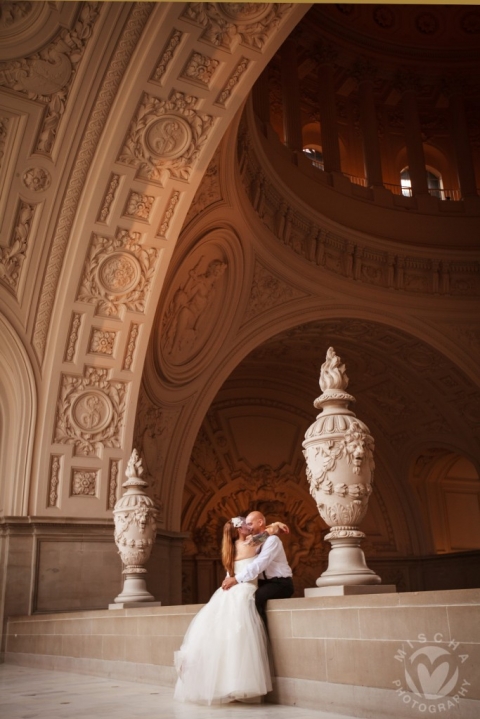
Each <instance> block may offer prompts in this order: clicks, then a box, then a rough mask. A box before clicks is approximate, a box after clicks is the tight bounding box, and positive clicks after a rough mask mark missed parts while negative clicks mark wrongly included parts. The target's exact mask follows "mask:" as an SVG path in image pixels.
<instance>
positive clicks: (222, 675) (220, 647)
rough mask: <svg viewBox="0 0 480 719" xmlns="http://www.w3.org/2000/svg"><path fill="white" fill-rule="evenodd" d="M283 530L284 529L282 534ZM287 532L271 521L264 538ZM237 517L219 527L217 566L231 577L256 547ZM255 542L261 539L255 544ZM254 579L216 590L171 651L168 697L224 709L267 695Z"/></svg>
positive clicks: (269, 684) (262, 634) (267, 676)
mask: <svg viewBox="0 0 480 719" xmlns="http://www.w3.org/2000/svg"><path fill="white" fill-rule="evenodd" d="M284 527H285V529H283V528H284ZM279 529H281V530H283V531H288V528H287V527H286V525H283V524H282V523H281V522H277V523H275V524H274V525H270V526H269V527H267V531H268V532H269V533H276V532H278V531H279ZM249 534H250V530H249V529H248V528H247V527H246V525H245V520H244V518H243V517H235V518H234V519H231V520H229V521H228V522H226V524H225V526H224V528H223V539H222V563H223V566H224V568H225V570H226V572H227V573H228V574H229V575H230V576H234V574H235V573H236V572H239V571H241V569H243V568H244V567H245V566H246V565H247V564H248V563H249V562H251V561H252V559H253V558H254V557H255V555H256V553H257V550H258V545H257V544H256V543H255V542H252V540H249V539H247V538H248V535H249ZM260 541H261V539H260ZM256 588H257V582H256V580H254V581H252V582H243V583H241V584H237V585H235V586H234V587H232V589H229V590H228V591H224V590H223V589H221V588H220V589H217V591H216V592H215V594H214V595H213V596H212V597H211V599H210V601H209V602H208V604H206V605H205V606H204V607H203V608H202V609H201V610H200V611H199V613H198V614H197V615H196V616H195V617H194V619H193V620H192V622H191V624H190V626H189V628H188V630H187V632H186V634H185V637H184V640H183V644H182V646H181V648H180V651H178V652H175V667H176V669H177V672H178V680H177V684H176V686H175V693H174V698H175V699H177V700H178V701H182V702H185V701H187V702H194V703H195V704H226V703H227V702H233V701H236V700H237V701H245V700H249V699H252V698H253V697H259V696H262V695H264V694H266V693H267V692H269V691H271V690H272V681H271V676H270V669H269V663H268V655H267V637H266V632H265V627H264V624H263V622H262V620H261V619H260V616H259V614H258V612H257V610H256V608H255V599H254V594H255V590H256Z"/></svg>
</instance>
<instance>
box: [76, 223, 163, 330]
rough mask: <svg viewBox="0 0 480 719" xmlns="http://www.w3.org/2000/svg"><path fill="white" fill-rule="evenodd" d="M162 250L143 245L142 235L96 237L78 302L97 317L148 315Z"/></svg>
mask: <svg viewBox="0 0 480 719" xmlns="http://www.w3.org/2000/svg"><path fill="white" fill-rule="evenodd" d="M157 256H158V250H156V249H154V248H146V247H143V245H141V244H140V233H138V232H131V233H129V232H127V230H119V232H118V233H117V235H116V237H115V238H106V237H100V236H98V235H93V239H92V243H91V246H90V252H89V257H88V259H87V263H86V267H85V270H84V274H83V278H82V282H81V286H80V290H79V293H78V297H77V299H78V300H79V301H81V302H89V303H91V304H95V305H96V306H97V308H96V313H97V314H99V315H104V316H107V317H109V316H114V317H115V316H118V315H119V313H120V311H121V310H122V309H123V310H129V311H132V312H142V313H143V312H144V311H145V304H146V299H147V295H148V291H149V289H150V283H151V280H152V277H153V274H154V271H155V263H156V259H157Z"/></svg>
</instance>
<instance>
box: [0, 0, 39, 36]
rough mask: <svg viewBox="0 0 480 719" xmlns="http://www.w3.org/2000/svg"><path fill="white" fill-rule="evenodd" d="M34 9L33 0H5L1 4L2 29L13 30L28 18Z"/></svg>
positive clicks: (0, 19) (0, 23)
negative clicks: (15, 0)
mask: <svg viewBox="0 0 480 719" xmlns="http://www.w3.org/2000/svg"><path fill="white" fill-rule="evenodd" d="M32 10H33V3H31V2H23V1H22V0H21V1H20V2H3V3H2V4H1V5H0V31H1V32H2V34H4V33H5V31H6V30H9V31H10V30H12V29H14V28H15V25H19V24H20V23H21V22H22V20H24V19H25V18H27V17H28V16H29V15H30V13H31V12H32Z"/></svg>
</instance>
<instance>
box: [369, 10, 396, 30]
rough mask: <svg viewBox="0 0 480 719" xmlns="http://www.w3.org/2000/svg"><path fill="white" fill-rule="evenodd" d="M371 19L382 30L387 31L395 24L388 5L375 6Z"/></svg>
mask: <svg viewBox="0 0 480 719" xmlns="http://www.w3.org/2000/svg"><path fill="white" fill-rule="evenodd" d="M373 19H374V20H375V22H376V24H377V25H378V26H379V27H381V28H383V29H384V30H389V29H390V28H392V27H393V26H394V24H395V13H394V12H393V10H392V8H390V7H388V5H377V7H375V8H374V10H373Z"/></svg>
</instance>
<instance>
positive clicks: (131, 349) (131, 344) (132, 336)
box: [123, 323, 140, 370]
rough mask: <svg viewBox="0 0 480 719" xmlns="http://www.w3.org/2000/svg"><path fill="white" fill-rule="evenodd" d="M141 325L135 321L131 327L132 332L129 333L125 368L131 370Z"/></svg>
mask: <svg viewBox="0 0 480 719" xmlns="http://www.w3.org/2000/svg"><path fill="white" fill-rule="evenodd" d="M139 329H140V325H137V324H135V323H133V324H132V326H131V327H130V333H129V335H128V342H127V349H126V351H125V358H124V360H123V369H126V370H129V369H130V368H131V366H132V362H133V355H134V353H135V347H136V344H137V337H138V332H139Z"/></svg>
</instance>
